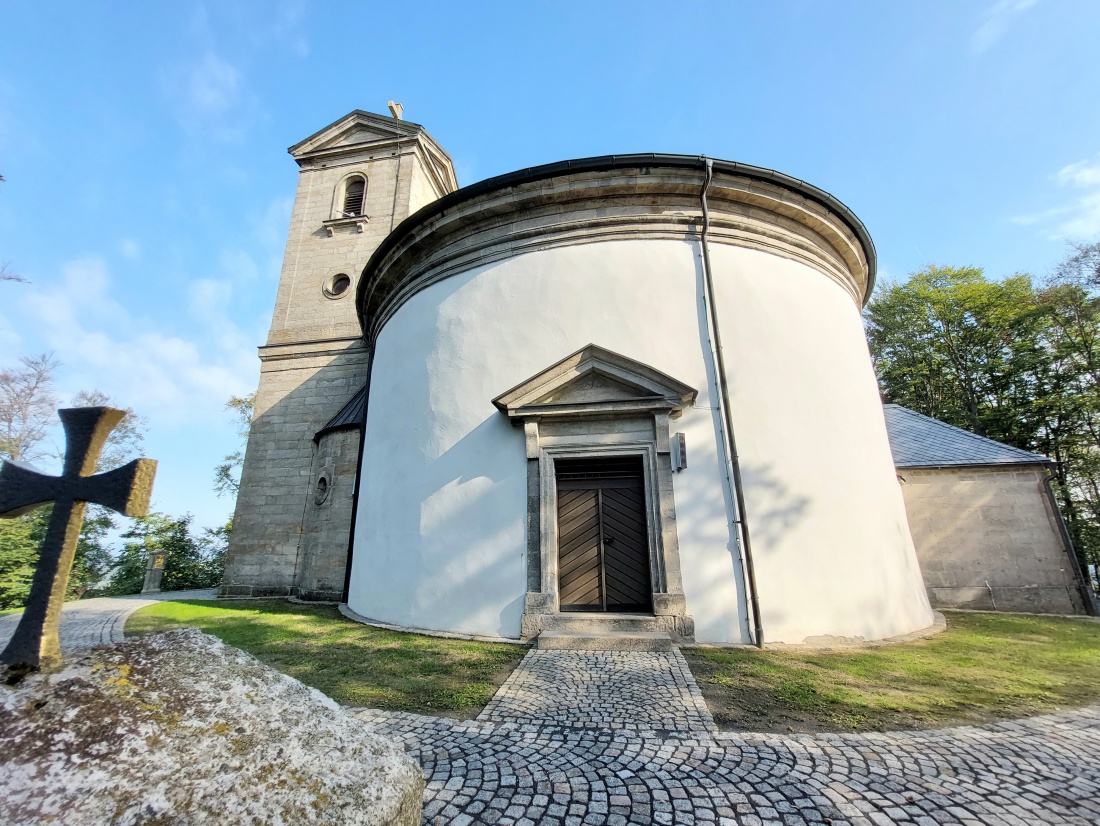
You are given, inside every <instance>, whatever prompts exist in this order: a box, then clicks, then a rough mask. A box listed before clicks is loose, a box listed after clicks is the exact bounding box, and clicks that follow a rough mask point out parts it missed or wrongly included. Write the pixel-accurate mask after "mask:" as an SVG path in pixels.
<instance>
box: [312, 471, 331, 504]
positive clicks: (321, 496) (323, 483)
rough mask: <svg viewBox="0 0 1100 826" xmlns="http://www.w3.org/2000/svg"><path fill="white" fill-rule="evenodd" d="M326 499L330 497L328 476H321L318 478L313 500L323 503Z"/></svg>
mask: <svg viewBox="0 0 1100 826" xmlns="http://www.w3.org/2000/svg"><path fill="white" fill-rule="evenodd" d="M326 499H328V477H327V476H321V477H320V478H319V479H318V480H317V488H316V489H315V490H314V491H313V501H314V502H315V503H317V504H318V505H323V504H324V503H325V500H326Z"/></svg>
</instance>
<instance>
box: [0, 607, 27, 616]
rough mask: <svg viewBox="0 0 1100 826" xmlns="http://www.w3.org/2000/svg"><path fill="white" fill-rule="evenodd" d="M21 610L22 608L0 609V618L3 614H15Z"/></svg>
mask: <svg viewBox="0 0 1100 826" xmlns="http://www.w3.org/2000/svg"><path fill="white" fill-rule="evenodd" d="M22 610H23V609H22V608H0V617H2V616H4V614H17V613H19V612H20V611H22Z"/></svg>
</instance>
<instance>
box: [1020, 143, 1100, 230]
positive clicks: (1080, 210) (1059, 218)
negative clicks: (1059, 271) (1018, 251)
mask: <svg viewBox="0 0 1100 826" xmlns="http://www.w3.org/2000/svg"><path fill="white" fill-rule="evenodd" d="M1054 177H1055V180H1057V181H1058V184H1059V185H1060V186H1062V187H1065V188H1068V189H1075V190H1078V191H1077V192H1076V194H1075V195H1074V196H1073V197H1071V198H1070V200H1069V201H1068V202H1066V203H1063V205H1062V206H1060V207H1052V208H1051V209H1046V210H1043V211H1042V212H1034V213H1031V214H1026V216H1018V217H1016V218H1013V219H1012V220H1013V222H1014V223H1019V224H1022V225H1024V227H1040V228H1042V230H1043V234H1044V235H1046V236H1047V238H1048V239H1051V240H1052V241H1064V240H1067V239H1068V240H1085V241H1088V240H1091V239H1095V238H1097V236H1100V154H1097V156H1096V157H1093V158H1087V159H1085V161H1078V162H1077V163H1075V164H1069V165H1068V166H1064V167H1062V168H1060V169H1059V170H1058V173H1057V175H1055V176H1054Z"/></svg>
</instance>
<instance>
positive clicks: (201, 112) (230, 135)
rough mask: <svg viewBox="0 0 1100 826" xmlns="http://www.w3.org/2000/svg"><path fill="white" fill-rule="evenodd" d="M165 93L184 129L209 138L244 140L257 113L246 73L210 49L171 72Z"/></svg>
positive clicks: (168, 75)
mask: <svg viewBox="0 0 1100 826" xmlns="http://www.w3.org/2000/svg"><path fill="white" fill-rule="evenodd" d="M165 93H166V95H167V96H168V98H169V100H170V103H171V105H172V107H173V108H174V109H175V111H176V117H177V118H178V119H179V121H180V123H181V124H182V125H183V127H184V128H185V129H187V130H188V131H190V132H195V133H200V134H202V135H203V137H206V138H208V137H210V136H211V135H213V136H214V137H217V138H219V139H221V140H224V141H238V140H240V139H241V138H243V136H244V131H245V126H246V125H247V122H248V120H249V119H250V115H251V113H252V111H253V110H254V109H255V101H254V100H253V97H252V95H251V94H250V93H249V92H248V90H247V87H246V84H245V80H244V75H243V74H242V72H241V71H240V70H239V69H238V68H237V67H236V66H234V65H233V64H232V63H230V62H228V61H227V60H224V59H223V58H221V57H219V56H218V55H217V54H215V53H214V52H213V51H212V50H209V49H207V50H206V51H204V52H203V53H202V55H201V56H200V57H198V58H197V59H195V60H193V61H190V62H187V63H183V64H179V65H176V66H175V67H173V68H172V69H170V70H168V72H167V73H166V74H165Z"/></svg>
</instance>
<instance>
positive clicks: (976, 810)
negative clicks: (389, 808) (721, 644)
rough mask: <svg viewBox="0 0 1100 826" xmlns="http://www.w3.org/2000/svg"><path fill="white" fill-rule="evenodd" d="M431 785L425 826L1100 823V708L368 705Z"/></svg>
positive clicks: (368, 716) (375, 722)
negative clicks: (785, 722)
mask: <svg viewBox="0 0 1100 826" xmlns="http://www.w3.org/2000/svg"><path fill="white" fill-rule="evenodd" d="M355 714H356V716H357V717H359V718H360V719H362V720H364V721H366V722H368V723H370V724H371V725H372V727H373V728H374V729H376V730H377V731H378V732H379V733H382V734H386V735H389V736H392V737H395V738H397V739H399V740H401V741H402V742H404V744H405V747H406V749H407V750H408V751H409V753H410V754H412V755H413V756H414V757H416V758H417V759H418V760H420V762H421V764H422V766H423V768H424V774H425V777H426V779H427V789H426V791H425V807H424V819H423V822H424V823H425V824H433V826H434V824H444V823H448V824H457V826H466V824H470V823H486V824H488V823H499V824H521V826H530V825H531V824H550V825H551V826H555V825H556V824H561V825H562V826H581V824H611V826H626V825H627V824H651V823H659V824H704V823H715V824H754V825H755V826H762V825H764V824H766V826H795V825H796V824H815V823H825V824H828V823H831V824H834V825H835V826H840V824H853V826H855V824H860V825H861V826H864V825H865V826H881V824H890V823H910V824H921V826H940V824H960V826H970V824H990V825H992V824H997V826H1001V824H1008V825H1009V826H1032V824H1041V823H1049V824H1060V825H1061V824H1066V825H1067V826H1068V825H1070V824H1097V823H1100V707H1094V708H1090V709H1085V710H1083V711H1078V712H1069V713H1065V714H1058V715H1051V716H1046V717H1035V718H1032V719H1029V720H1023V721H1019V722H1014V723H1002V724H997V725H991V726H982V727H964V728H956V729H944V730H940V731H925V732H909V733H893V734H865V735H853V734H848V735H840V734H818V735H790V736H780V735H772V734H732V733H723V734H713V733H710V732H698V733H686V732H667V731H645V730H615V729H593V728H570V727H566V726H537V725H523V724H518V723H496V722H481V721H477V722H458V721H455V720H444V719H440V718H435V717H421V716H418V715H413V714H401V713H396V712H383V711H375V710H365V709H364V710H358V711H356V712H355Z"/></svg>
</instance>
